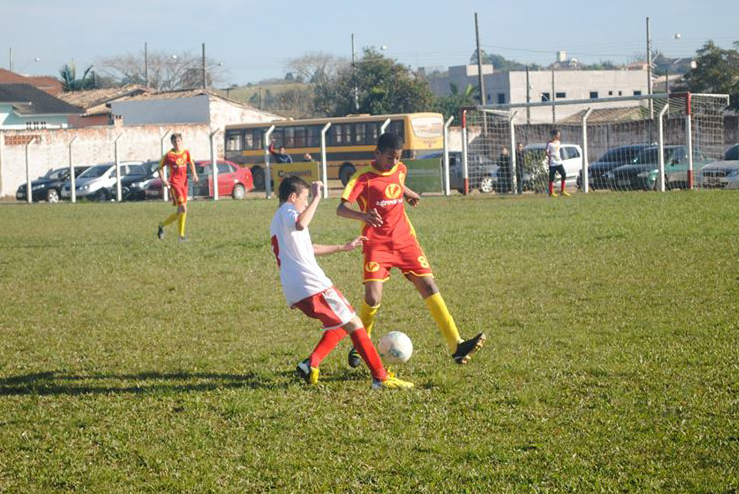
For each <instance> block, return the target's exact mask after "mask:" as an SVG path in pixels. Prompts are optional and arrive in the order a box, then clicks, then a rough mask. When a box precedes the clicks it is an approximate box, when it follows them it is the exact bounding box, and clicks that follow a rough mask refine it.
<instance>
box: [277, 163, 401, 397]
mask: <svg viewBox="0 0 739 494" xmlns="http://www.w3.org/2000/svg"><path fill="white" fill-rule="evenodd" d="M322 187H323V184H322V183H321V182H313V183H312V184H311V185H310V193H311V196H312V197H311V199H310V203H309V202H308V192H309V186H308V184H307V183H306V182H305V180H303V179H302V178H300V177H296V176H288V177H286V178H285V179H284V180H283V181H282V183H281V184H280V188H279V197H280V207H279V208H278V209H277V212H276V213H275V215H274V217H273V218H272V223H271V225H270V237H271V242H272V250H273V252H274V254H275V257H276V258H277V265H278V266H279V268H280V281H281V282H282V289H283V292H284V294H285V299H286V300H287V304H288V305H289V306H290V307H291V308H298V309H300V310H301V311H303V313H304V314H305V315H307V316H308V317H310V318H313V319H318V320H320V321H321V322H322V323H323V329H324V332H323V336H322V337H321V340H320V341H319V342H318V345H317V346H316V348H315V349H314V350H313V353H311V355H310V357H308V358H307V359H305V360H303V361H302V362H300V363H299V364H298V366H297V369H296V371H297V373H298V375H299V376H300V377H302V378H303V379H305V381H306V382H308V383H309V384H316V383H318V375H319V370H318V369H319V368H318V366H319V364H320V363H321V361H322V360H323V359H324V357H326V355H328V354H329V353H330V352H331V350H333V349H334V348H335V347H336V345H337V344H338V343H339V341H340V340H341V339H342V338H343V337H344V336H346V335H347V333H348V334H349V336H350V338H351V339H352V343H353V344H354V348H356V349H357V350H358V351H359V353H360V355H361V356H362V358H363V359H364V361H365V363H366V364H367V367H369V369H370V373H371V374H372V389H407V388H412V387H413V383H410V382H406V381H402V380H400V379H398V378H396V377H395V376H394V375H393V374H391V373H389V372H387V371H386V370H385V368H384V367H383V365H382V361H381V360H380V356H379V354H378V353H377V350H376V349H375V347H374V346H373V345H372V341H370V339H369V337H368V336H367V331H366V330H365V328H364V326H363V324H362V321H361V320H360V319H359V317H357V315H356V313H355V312H354V309H353V308H352V306H351V305H350V304H349V302H347V301H346V299H345V298H344V296H343V295H342V294H341V292H340V291H339V290H338V289H336V288H335V287H334V286H333V283H331V280H330V279H329V278H328V277H327V276H326V274H325V273H324V272H323V270H322V269H321V267H320V266H319V265H318V262H316V255H319V256H320V255H327V254H334V253H336V252H342V251H350V250H353V249H355V248H356V247H358V246H360V245H362V241H363V240H364V237H357V238H356V239H354V240H352V241H351V242H349V243H346V244H344V245H319V244H313V242H312V241H311V238H310V233H309V232H308V225H309V224H310V222H311V220H312V219H313V216H314V215H315V213H316V209H317V208H318V203H319V202H320V200H321V189H322Z"/></svg>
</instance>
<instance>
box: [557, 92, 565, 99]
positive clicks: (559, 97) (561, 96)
mask: <svg viewBox="0 0 739 494" xmlns="http://www.w3.org/2000/svg"><path fill="white" fill-rule="evenodd" d="M554 95H555V96H556V97H557V99H565V98H566V97H567V93H554Z"/></svg>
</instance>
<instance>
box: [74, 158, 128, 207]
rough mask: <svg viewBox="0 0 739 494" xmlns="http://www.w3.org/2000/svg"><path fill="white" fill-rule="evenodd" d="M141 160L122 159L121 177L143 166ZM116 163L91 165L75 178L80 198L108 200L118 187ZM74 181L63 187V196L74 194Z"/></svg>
mask: <svg viewBox="0 0 739 494" xmlns="http://www.w3.org/2000/svg"><path fill="white" fill-rule="evenodd" d="M141 163H142V162H141V161H121V162H120V170H121V178H123V177H125V176H126V175H128V174H129V173H131V171H133V170H134V169H139V168H141ZM116 180H117V179H116V175H115V163H102V164H99V165H95V166H91V167H90V168H88V169H87V170H85V171H84V172H82V173H80V175H79V176H78V177H77V178H76V179H75V186H76V192H77V194H76V195H77V197H78V198H83V197H86V198H89V199H94V200H96V201H107V200H109V199H110V198H111V197H112V195H111V192H110V191H111V190H115V187H116ZM71 186H72V183H71V182H69V181H67V182H65V183H64V186H63V187H62V197H64V198H69V197H71V196H72V190H71Z"/></svg>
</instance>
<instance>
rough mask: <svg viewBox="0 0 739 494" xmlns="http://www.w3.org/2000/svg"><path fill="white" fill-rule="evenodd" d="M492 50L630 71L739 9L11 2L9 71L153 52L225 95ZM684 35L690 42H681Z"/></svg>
mask: <svg viewBox="0 0 739 494" xmlns="http://www.w3.org/2000/svg"><path fill="white" fill-rule="evenodd" d="M475 13H477V14H478V18H479V29H480V44H481V46H482V49H483V50H485V51H486V52H488V53H498V54H501V55H503V56H505V57H506V58H509V59H514V60H517V61H520V62H524V63H526V62H528V63H538V64H541V65H548V64H549V63H551V62H552V61H554V58H555V53H556V51H557V50H566V51H567V54H568V56H570V57H572V58H576V59H578V60H579V61H581V62H585V63H595V62H598V61H602V60H611V61H614V62H616V63H625V62H627V61H629V60H630V59H632V58H633V57H634V55H635V54H638V53H642V54H643V53H646V42H645V40H646V18H647V17H649V18H650V23H651V33H652V35H651V37H652V43H653V46H654V49H657V50H659V51H661V52H662V53H664V54H665V55H666V56H669V57H691V56H694V55H695V51H696V50H697V49H698V48H700V47H701V46H702V45H703V44H704V43H705V42H706V41H707V40H709V39H710V40H713V41H714V42H715V43H716V44H718V45H719V46H721V47H724V48H730V47H732V43H733V42H734V41H739V29H738V28H739V2H737V1H736V0H703V1H701V2H695V1H687V0H649V1H644V0H611V1H608V2H606V1H602V0H560V1H558V2H553V1H551V0H518V1H510V2H502V1H496V0H487V1H475V0H451V1H443V2H442V1H437V0H373V1H371V2H365V1H356V0H354V1H352V0H343V1H340V0H261V1H252V0H218V1H207V0H198V1H194V0H126V1H124V2H108V1H100V0H95V1H91V0H66V1H59V0H33V1H28V0H0V20H1V21H2V22H1V23H0V25H2V30H1V31H0V33H1V34H0V67H2V68H6V69H7V68H9V59H10V52H11V50H12V56H13V65H14V70H15V71H16V72H19V73H22V74H28V75H54V76H57V75H58V73H59V69H60V67H61V66H62V65H64V64H65V63H68V62H71V61H74V62H75V64H76V66H77V68H78V70H83V69H85V68H87V67H88V66H89V65H95V64H96V63H98V62H99V60H100V59H102V58H104V57H111V56H117V55H126V54H137V53H139V54H143V49H144V43H147V45H148V50H149V52H150V53H151V52H154V51H158V52H162V53H172V54H178V53H182V52H190V53H192V54H194V55H198V56H199V55H200V53H201V46H202V43H205V45H206V53H207V56H208V57H209V58H212V59H213V60H215V61H218V62H220V63H222V64H223V65H222V67H223V70H224V74H223V76H224V86H228V85H231V84H237V85H243V84H246V83H249V82H257V81H260V80H264V79H269V78H282V77H284V75H285V73H286V72H288V69H287V67H286V65H287V61H288V60H290V59H294V58H298V57H300V56H302V55H304V54H306V53H308V52H323V53H328V54H331V55H335V56H339V57H345V58H347V59H349V58H351V46H352V45H351V39H352V34H353V35H354V37H355V48H356V51H357V53H360V52H361V49H362V48H364V47H374V48H381V47H386V49H384V50H382V53H383V54H385V55H386V56H388V57H390V58H393V59H395V60H397V61H398V62H400V63H403V64H405V65H409V66H411V67H412V68H413V69H416V68H418V67H432V68H446V67H448V66H452V65H463V64H465V63H467V62H468V61H469V58H470V56H471V55H472V53H473V52H474V50H475V26H474V15H475ZM676 34H679V37H678V36H675V35H676Z"/></svg>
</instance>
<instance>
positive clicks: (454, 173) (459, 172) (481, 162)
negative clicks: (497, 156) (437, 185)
mask: <svg viewBox="0 0 739 494" xmlns="http://www.w3.org/2000/svg"><path fill="white" fill-rule="evenodd" d="M432 158H438V159H439V161H440V163H441V166H442V169H441V170H442V177H443V176H444V173H443V171H444V169H443V166H444V162H443V161H444V153H443V152H441V151H437V152H434V153H429V154H427V155H424V156H421V158H420V159H432ZM497 169H498V165H497V164H496V163H495V162H493V161H491V160H488V159H485V158H483V157H482V156H480V155H476V154H468V155H467V179H468V183H469V190H472V189H480V192H482V193H485V194H489V193H490V192H492V191H493V177H494V176H495V172H496V170H497ZM442 181H443V178H442ZM449 188H450V189H457V190H458V191H459V192H461V193H464V170H463V166H462V153H461V152H459V151H449Z"/></svg>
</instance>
